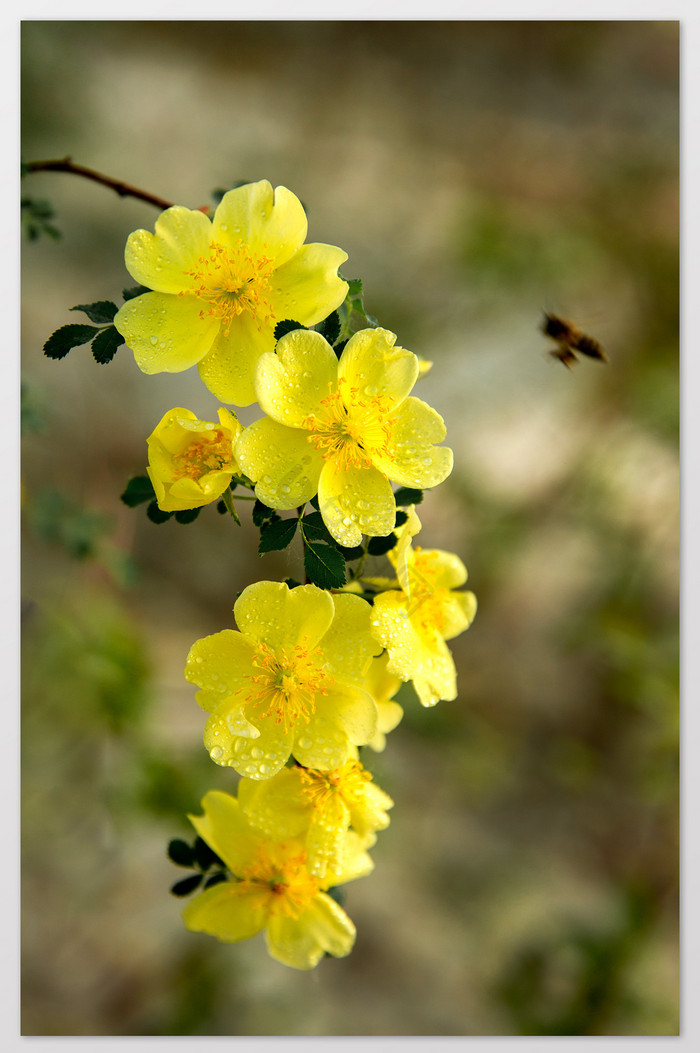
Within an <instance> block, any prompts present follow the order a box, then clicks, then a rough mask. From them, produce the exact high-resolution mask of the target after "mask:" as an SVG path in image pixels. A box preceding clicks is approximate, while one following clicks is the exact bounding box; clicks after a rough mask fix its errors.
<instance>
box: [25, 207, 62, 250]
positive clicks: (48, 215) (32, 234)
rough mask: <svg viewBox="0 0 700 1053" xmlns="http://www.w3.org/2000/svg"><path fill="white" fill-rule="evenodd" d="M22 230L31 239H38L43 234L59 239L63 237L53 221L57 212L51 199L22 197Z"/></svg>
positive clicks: (55, 239)
mask: <svg viewBox="0 0 700 1053" xmlns="http://www.w3.org/2000/svg"><path fill="white" fill-rule="evenodd" d="M20 216H21V222H22V230H23V232H24V234H25V235H26V237H28V238H29V240H30V241H37V240H38V239H39V238H40V237H41V236H42V234H43V235H45V236H46V237H48V238H52V239H53V240H54V241H57V240H58V239H59V238H60V237H61V232H60V230H59V229H58V227H55V226H54V224H53V223H52V222H51V221H52V220H53V219H54V218H55V216H56V213H55V212H54V210H53V205H52V204H51V202H50V201H47V200H46V199H45V198H40V197H22V198H21V199H20Z"/></svg>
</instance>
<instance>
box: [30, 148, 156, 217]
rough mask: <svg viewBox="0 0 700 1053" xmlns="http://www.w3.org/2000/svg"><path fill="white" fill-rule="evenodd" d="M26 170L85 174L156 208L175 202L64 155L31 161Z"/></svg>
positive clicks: (84, 175)
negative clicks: (75, 162) (56, 158)
mask: <svg viewBox="0 0 700 1053" xmlns="http://www.w3.org/2000/svg"><path fill="white" fill-rule="evenodd" d="M24 171H25V172H69V173H71V174H72V175H79V176H83V177H84V178H85V179H92V180H94V182H96V183H101V184H102V185H103V186H107V187H109V188H110V189H111V190H114V191H116V193H117V194H119V196H120V197H136V198H138V199H139V200H140V201H145V202H147V203H148V204H149V205H155V207H156V208H160V209H166V208H172V204H173V203H172V201H166V200H165V199H164V198H162V197H157V196H156V195H155V194H149V193H148V192H147V191H146V190H139V189H138V187H135V186H130V185H129V184H128V183H122V182H121V181H120V180H118V179H112V178H111V176H106V175H103V174H102V173H101V172H96V171H95V170H94V169H93V168H85V167H84V166H83V165H76V164H74V163H73V162H72V161H71V159H70V157H63V158H60V159H58V160H55V161H29V162H28V163H27V164H25V165H24Z"/></svg>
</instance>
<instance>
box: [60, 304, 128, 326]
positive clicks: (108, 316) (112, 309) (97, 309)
mask: <svg viewBox="0 0 700 1053" xmlns="http://www.w3.org/2000/svg"><path fill="white" fill-rule="evenodd" d="M70 310H71V311H83V313H84V314H86V315H87V316H88V318H89V319H90V321H91V322H102V323H104V322H111V321H112V320H113V318H114V316H115V314H116V313H117V305H116V304H115V303H112V301H111V300H98V301H97V302H96V303H79V304H78V305H77V307H71V308H70Z"/></svg>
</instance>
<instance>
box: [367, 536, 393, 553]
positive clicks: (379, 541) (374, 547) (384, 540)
mask: <svg viewBox="0 0 700 1053" xmlns="http://www.w3.org/2000/svg"><path fill="white" fill-rule="evenodd" d="M398 540H399V539H398V538H397V536H396V534H388V535H387V536H386V537H373V538H370V540H369V544H368V545H367V551H368V552H369V554H370V556H383V555H385V554H386V553H387V552H391V550H392V548H393V547H394V545H396V543H397V541H398Z"/></svg>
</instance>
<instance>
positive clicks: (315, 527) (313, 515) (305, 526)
mask: <svg viewBox="0 0 700 1053" xmlns="http://www.w3.org/2000/svg"><path fill="white" fill-rule="evenodd" d="M300 525H301V532H302V533H303V535H304V537H305V538H306V540H307V541H323V542H324V543H325V544H326V545H333V546H336V544H337V543H336V542H335V541H334V540H333V536H332V534H331V533H330V531H329V529H328V527H327V526H326V524H325V523H324V522H323V516H322V515H321V513H320V512H309V514H308V515H306V516H304V518H303V519H302V520H301V524H300Z"/></svg>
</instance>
